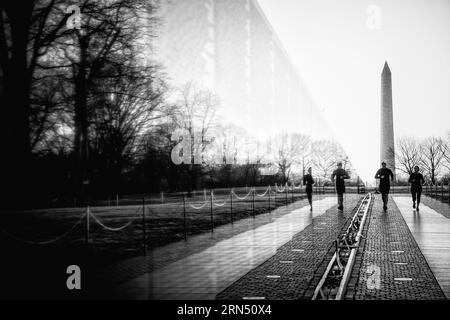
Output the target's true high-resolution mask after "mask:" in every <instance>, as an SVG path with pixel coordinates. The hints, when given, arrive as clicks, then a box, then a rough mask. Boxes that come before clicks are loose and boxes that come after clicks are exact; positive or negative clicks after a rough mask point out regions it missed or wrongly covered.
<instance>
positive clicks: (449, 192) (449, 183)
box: [447, 181, 450, 205]
mask: <svg viewBox="0 0 450 320" xmlns="http://www.w3.org/2000/svg"><path fill="white" fill-rule="evenodd" d="M447 188H448V204H449V205H450V181H449V182H448V183H447Z"/></svg>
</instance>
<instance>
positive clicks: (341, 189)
mask: <svg viewBox="0 0 450 320" xmlns="http://www.w3.org/2000/svg"><path fill="white" fill-rule="evenodd" d="M335 179H336V180H335ZM345 179H350V176H349V175H348V173H347V171H345V170H344V169H342V162H338V163H337V169H336V170H334V171H333V174H332V175H331V181H333V182H335V185H336V193H337V197H338V210H340V211H342V210H343V209H344V193H345Z"/></svg>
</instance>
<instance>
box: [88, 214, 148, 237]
mask: <svg viewBox="0 0 450 320" xmlns="http://www.w3.org/2000/svg"><path fill="white" fill-rule="evenodd" d="M139 210H140V209H139ZM139 210H138V211H139ZM138 211H136V212H138ZM88 213H89V215H90V216H91V217H92V218H94V221H95V222H97V223H98V224H99V225H100V226H101V227H102V228H103V229H105V230H108V231H113V232H117V231H122V230H124V229H125V228H127V227H129V226H130V225H131V224H132V223H133V222H134V221H135V220H136V219H138V218H139V217H135V218H134V219H132V220H131V221H128V222H127V223H126V224H124V225H123V226H121V227H118V228H112V227H108V226H106V225H105V224H104V223H103V222H101V221H100V220H99V219H98V218H97V217H96V216H95V215H94V214H93V213H92V211H91V210H90V209H88Z"/></svg>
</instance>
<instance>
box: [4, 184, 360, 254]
mask: <svg viewBox="0 0 450 320" xmlns="http://www.w3.org/2000/svg"><path fill="white" fill-rule="evenodd" d="M355 191H356V187H355ZM358 191H360V190H359V188H358ZM313 192H314V193H315V194H318V195H321V194H331V193H334V192H335V190H334V187H328V186H324V185H323V186H315V187H314V188H313ZM304 198H306V195H305V193H304V187H303V186H302V185H295V184H293V183H291V184H290V185H289V184H287V183H286V184H285V185H277V184H275V185H273V186H271V185H269V186H267V187H249V188H236V189H235V188H230V189H214V190H209V191H207V190H206V189H204V190H202V191H201V192H200V191H195V192H191V194H190V195H189V194H188V193H185V192H183V193H177V194H175V195H174V194H171V195H170V197H165V196H164V194H162V196H161V199H159V201H155V199H154V198H150V197H145V196H144V195H143V196H142V198H141V199H136V198H133V199H128V200H127V202H125V203H126V204H124V203H123V202H122V204H121V203H120V199H119V198H117V199H116V203H111V202H109V203H108V204H109V205H107V206H87V207H85V208H76V209H73V211H70V210H69V209H67V212H66V213H67V214H66V215H61V216H57V217H53V218H54V220H58V221H59V222H62V221H64V224H66V223H67V221H68V220H69V216H70V221H73V223H72V225H71V226H69V227H68V228H67V229H66V230H65V231H64V232H62V233H61V234H59V235H56V236H53V237H49V239H40V240H38V241H34V240H30V239H28V235H29V234H30V233H28V234H27V237H25V236H19V235H17V234H15V233H14V232H11V231H10V230H8V229H7V228H4V227H0V232H1V233H2V234H3V235H5V236H6V237H8V238H10V239H12V240H14V241H17V242H20V243H24V244H29V245H51V244H60V243H62V242H63V241H64V240H66V242H67V243H77V244H80V243H83V242H84V244H85V245H87V246H89V245H92V244H94V243H95V244H96V245H99V246H106V247H107V246H108V245H111V244H120V243H125V242H129V241H131V242H133V243H135V244H137V245H138V246H139V247H143V248H144V251H145V249H146V248H147V247H148V246H150V247H156V246H159V245H164V244H167V243H170V242H173V241H177V240H182V239H184V240H185V241H187V240H188V236H190V235H193V234H198V233H202V232H207V231H209V232H214V229H215V228H217V227H218V226H220V225H223V224H228V223H231V224H234V223H235V221H237V220H240V219H243V218H248V217H253V218H255V217H256V215H258V214H260V213H263V212H271V210H273V209H275V208H277V207H280V206H287V205H288V204H290V203H293V202H295V201H298V200H301V199H304ZM49 210H50V209H49ZM51 210H53V209H51ZM61 210H62V211H61V212H62V214H63V212H64V209H61ZM40 211H41V212H46V211H45V210H40ZM19 214H20V213H19ZM19 228H20V227H19V226H17V227H16V230H17V229H19ZM46 229H47V230H46V231H49V230H53V229H52V228H50V227H48V228H46ZM22 233H23V232H22ZM37 233H38V238H43V235H42V233H41V232H37ZM80 235H81V237H80ZM30 237H31V236H30Z"/></svg>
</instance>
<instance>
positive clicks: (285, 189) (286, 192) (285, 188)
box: [284, 182, 288, 205]
mask: <svg viewBox="0 0 450 320" xmlns="http://www.w3.org/2000/svg"><path fill="white" fill-rule="evenodd" d="M284 193H285V194H286V205H288V191H287V182H286V184H285V185H284Z"/></svg>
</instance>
